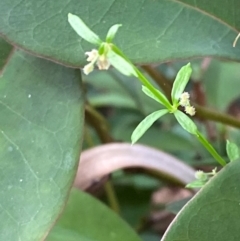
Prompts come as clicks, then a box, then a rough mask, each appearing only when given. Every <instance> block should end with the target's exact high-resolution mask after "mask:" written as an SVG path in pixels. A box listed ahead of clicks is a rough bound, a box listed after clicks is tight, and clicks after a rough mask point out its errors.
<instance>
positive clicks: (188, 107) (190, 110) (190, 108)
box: [185, 105, 196, 116]
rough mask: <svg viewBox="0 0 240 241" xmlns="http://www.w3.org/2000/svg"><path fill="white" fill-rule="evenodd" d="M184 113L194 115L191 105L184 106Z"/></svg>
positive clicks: (194, 111)
mask: <svg viewBox="0 0 240 241" xmlns="http://www.w3.org/2000/svg"><path fill="white" fill-rule="evenodd" d="M185 112H186V113H187V114H189V115H191V116H193V115H195V114H196V110H195V108H194V107H193V106H191V105H187V106H185Z"/></svg>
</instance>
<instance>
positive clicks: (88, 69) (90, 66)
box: [83, 62, 94, 75]
mask: <svg viewBox="0 0 240 241" xmlns="http://www.w3.org/2000/svg"><path fill="white" fill-rule="evenodd" d="M93 65H94V63H92V62H91V63H89V64H87V65H85V66H84V68H83V73H84V74H86V75H88V74H89V73H91V72H92V71H93Z"/></svg>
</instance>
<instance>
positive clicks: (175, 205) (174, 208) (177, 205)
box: [166, 197, 192, 214]
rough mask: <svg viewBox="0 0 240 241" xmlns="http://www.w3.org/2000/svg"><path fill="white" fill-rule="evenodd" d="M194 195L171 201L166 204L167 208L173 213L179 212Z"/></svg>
mask: <svg viewBox="0 0 240 241" xmlns="http://www.w3.org/2000/svg"><path fill="white" fill-rule="evenodd" d="M191 198H192V197H187V198H183V199H181V200H178V201H175V202H172V203H169V204H167V205H166V210H167V211H170V212H171V213H173V214H178V212H179V211H180V210H181V209H182V208H183V207H184V206H185V205H186V204H187V203H188V202H189V201H190V200H191Z"/></svg>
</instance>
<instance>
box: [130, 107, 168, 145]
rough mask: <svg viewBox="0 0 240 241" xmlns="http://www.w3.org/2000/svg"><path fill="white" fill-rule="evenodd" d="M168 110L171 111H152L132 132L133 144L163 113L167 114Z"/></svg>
mask: <svg viewBox="0 0 240 241" xmlns="http://www.w3.org/2000/svg"><path fill="white" fill-rule="evenodd" d="M168 112H169V111H168V110H166V109H163V110H157V111H155V112H153V113H151V114H150V115H148V116H147V117H146V118H145V119H144V120H142V121H141V122H140V124H139V125H138V126H137V127H136V129H135V130H134V131H133V133H132V136H131V141H132V144H134V143H136V142H137V141H138V140H139V139H140V138H141V136H142V135H143V134H144V133H145V132H146V131H147V130H148V129H149V128H150V127H151V125H152V124H153V123H154V122H155V121H156V120H157V119H159V118H160V117H162V116H163V115H166V114H167V113H168Z"/></svg>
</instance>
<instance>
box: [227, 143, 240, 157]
mask: <svg viewBox="0 0 240 241" xmlns="http://www.w3.org/2000/svg"><path fill="white" fill-rule="evenodd" d="M227 154H228V158H229V159H230V161H235V160H236V159H238V158H239V149H238V146H237V145H236V144H235V143H233V142H230V141H229V140H227Z"/></svg>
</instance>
